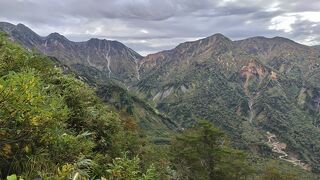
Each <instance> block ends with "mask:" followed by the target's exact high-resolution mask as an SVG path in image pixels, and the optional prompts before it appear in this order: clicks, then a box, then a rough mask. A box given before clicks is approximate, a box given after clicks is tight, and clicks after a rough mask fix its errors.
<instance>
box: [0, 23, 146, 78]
mask: <svg viewBox="0 0 320 180" xmlns="http://www.w3.org/2000/svg"><path fill="white" fill-rule="evenodd" d="M0 29H3V30H4V31H5V32H7V33H9V34H10V36H11V37H12V38H13V39H14V40H15V41H17V42H19V43H21V44H23V45H24V46H25V47H27V48H29V49H36V50H38V51H40V52H42V53H44V54H45V55H48V56H54V57H56V58H57V59H59V60H60V61H62V62H63V63H65V64H67V65H69V66H71V67H73V68H79V67H81V68H83V67H85V66H87V67H94V68H95V69H96V70H97V71H98V72H99V73H100V74H103V75H104V77H106V78H108V77H111V78H115V79H118V80H120V81H124V82H131V81H135V80H137V79H139V74H138V73H137V61H138V60H139V59H141V58H142V56H140V55H139V54H138V53H136V52H135V51H133V50H132V49H130V48H128V47H126V46H125V45H123V44H122V43H120V42H118V41H108V40H100V39H90V40H89V41H86V42H73V41H70V40H68V39H67V38H65V37H64V36H62V35H60V34H58V33H52V34H50V35H48V36H47V37H40V36H39V35H37V34H36V33H35V32H33V31H32V30H30V29H29V28H28V27H26V26H24V25H23V24H18V25H13V24H10V23H6V22H1V23H0Z"/></svg>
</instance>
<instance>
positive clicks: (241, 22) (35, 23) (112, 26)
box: [0, 0, 320, 52]
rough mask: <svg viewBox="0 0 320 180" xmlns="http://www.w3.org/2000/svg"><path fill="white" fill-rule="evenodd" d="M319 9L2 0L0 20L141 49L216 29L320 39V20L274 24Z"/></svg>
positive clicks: (234, 3) (276, 0) (133, 0)
mask: <svg viewBox="0 0 320 180" xmlns="http://www.w3.org/2000/svg"><path fill="white" fill-rule="evenodd" d="M319 9H320V1H318V0H304V1H292V0H268V1H265V0H229V1H226V0H161V1H158V0H63V1H62V0H61V1H60V0H59V1H56V0H0V21H1V20H4V21H10V22H14V23H19V22H21V23H25V24H26V25H27V26H29V27H31V28H32V29H34V30H35V31H36V32H37V33H39V34H41V35H43V36H45V35H47V34H48V33H50V32H59V33H61V34H64V35H66V36H67V37H68V38H70V39H72V40H76V41H83V40H87V39H90V38H92V37H98V38H106V39H114V40H119V41H121V42H124V43H125V44H126V45H128V46H129V47H131V48H133V49H135V50H137V51H139V52H156V51H159V50H164V49H169V48H173V47H174V46H175V45H177V44H178V43H181V42H184V41H186V40H190V39H195V38H199V37H206V36H210V35H212V34H214V33H222V34H225V35H227V36H228V37H230V38H231V39H241V38H246V37H250V36H257V35H259V36H268V37H272V36H284V37H288V38H292V39H293V40H296V41H299V42H307V41H306V40H309V41H310V44H314V43H317V42H320V41H319V39H320V33H319V30H318V29H320V28H319V27H320V22H310V21H308V20H302V19H301V18H300V19H299V18H298V19H297V21H295V22H294V23H292V24H291V28H292V31H291V32H284V30H282V29H278V30H275V29H270V28H269V27H270V25H271V19H272V18H274V17H277V16H284V15H286V14H288V13H299V12H305V11H314V12H318V11H319ZM315 24H316V26H315ZM307 43H308V42H307Z"/></svg>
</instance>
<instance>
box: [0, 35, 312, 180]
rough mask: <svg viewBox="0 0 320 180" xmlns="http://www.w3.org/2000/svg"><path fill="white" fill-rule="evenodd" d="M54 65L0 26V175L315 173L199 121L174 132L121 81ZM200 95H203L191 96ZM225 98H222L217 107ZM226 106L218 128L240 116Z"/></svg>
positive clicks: (119, 179) (119, 178)
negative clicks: (94, 78)
mask: <svg viewBox="0 0 320 180" xmlns="http://www.w3.org/2000/svg"><path fill="white" fill-rule="evenodd" d="M62 68H66V69H68V68H67V67H65V66H63V65H61V64H57V62H56V61H55V60H54V61H53V60H52V59H50V58H47V57H45V56H42V55H39V54H34V53H31V52H28V51H27V50H25V49H23V48H21V47H20V46H19V45H17V44H14V43H12V42H11V41H9V40H7V37H6V35H5V34H0V75H1V77H0V106H1V108H0V160H1V161H0V178H1V179H5V178H8V179H22V178H23V179H34V178H42V179H110V180H111V179H112V180H153V179H316V178H317V177H316V175H314V174H311V173H308V172H306V171H303V170H302V169H300V168H298V167H293V166H292V165H290V164H288V163H284V162H280V161H278V160H271V159H268V158H265V157H260V156H257V155H248V154H246V153H244V152H243V151H240V150H238V149H234V148H232V145H231V144H237V143H239V142H238V140H237V141H234V138H233V137H232V138H231V139H229V138H228V136H227V135H226V134H224V133H222V132H221V131H220V130H219V129H217V128H214V127H213V126H212V124H210V123H207V122H206V121H196V122H192V124H193V125H191V128H190V129H185V130H183V131H182V132H181V133H177V134H175V132H174V131H173V130H178V129H179V128H177V127H176V125H175V123H173V122H172V120H171V119H169V118H167V117H165V116H164V115H162V114H160V113H159V112H157V110H155V109H154V108H153V107H152V106H151V105H149V104H148V103H147V102H145V101H143V100H140V99H139V98H138V97H137V96H136V95H133V94H129V93H128V92H127V91H126V89H125V88H121V86H119V85H117V84H112V83H110V84H102V85H101V84H100V85H98V84H91V85H93V86H96V88H92V87H89V86H88V85H86V84H85V82H83V81H81V80H79V79H83V80H84V81H87V80H88V79H85V78H88V77H82V76H75V75H73V74H68V73H67V72H66V71H65V72H63V70H62ZM202 72H205V71H202ZM211 74H212V73H211ZM200 77H201V76H200ZM220 77H221V75H219V74H213V75H212V76H208V78H209V79H210V78H212V79H219V78H220ZM212 85H213V84H212ZM219 86H220V87H224V88H225V91H221V93H222V94H223V93H231V89H230V87H229V86H224V83H223V82H222V81H221V84H219ZM210 87H211V85H210ZM96 92H97V93H98V95H99V96H100V97H101V98H102V99H99V98H98V97H97V96H96ZM232 92H237V91H232ZM238 93H241V92H240V91H239V92H238ZM230 95H232V93H231V94H230ZM234 95H235V96H236V95H237V93H235V94H234ZM208 97H209V96H208ZM212 97H213V98H217V99H218V98H219V97H218V96H212ZM190 99H192V98H190ZM205 99H206V100H210V99H208V98H201V99H198V101H199V102H200V101H201V102H205V101H204V100H205ZM102 100H103V101H104V102H103V101H102ZM192 102H193V101H190V103H192ZM218 102H219V101H218ZM230 104H232V102H230ZM185 105H186V104H185V103H182V104H181V106H185ZM224 106H227V105H226V104H223V102H222V101H221V103H220V104H219V106H217V107H224ZM195 107H197V106H195ZM159 108H160V109H165V108H168V107H167V106H165V105H164V106H162V107H159ZM175 108H176V109H177V112H180V111H181V108H180V107H178V106H177V107H175ZM208 108H215V107H208ZM215 110H216V111H213V112H217V113H218V112H220V113H222V112H223V111H220V110H219V109H215ZM186 113H188V110H186V111H185V112H181V114H186ZM199 113H201V111H199ZM228 114H232V113H231V112H226V113H223V114H221V116H220V115H218V114H216V115H217V116H216V117H215V118H216V119H217V120H218V119H220V120H221V121H222V122H224V123H226V125H225V127H229V126H230V127H236V126H238V124H237V121H239V122H242V121H244V120H243V119H241V118H236V116H229V115H228ZM171 115H172V114H171ZM171 115H170V116H171ZM226 115H227V116H226ZM173 117H178V116H173ZM208 118H210V117H208ZM232 118H235V119H233V120H235V121H231V120H232ZM177 120H179V118H177ZM147 121H150V122H147ZM235 122H236V123H235ZM222 124H223V123H221V124H220V125H222ZM139 127H141V128H139ZM143 127H144V128H145V129H144V130H143ZM219 127H220V128H225V127H223V126H219ZM148 129H150V131H147V130H148ZM239 132H240V131H239ZM235 133H238V132H235ZM150 137H152V138H155V139H151V140H150ZM157 137H158V139H157ZM156 144H158V145H156ZM159 144H160V145H159Z"/></svg>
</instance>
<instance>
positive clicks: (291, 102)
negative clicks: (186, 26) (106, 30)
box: [136, 34, 320, 172]
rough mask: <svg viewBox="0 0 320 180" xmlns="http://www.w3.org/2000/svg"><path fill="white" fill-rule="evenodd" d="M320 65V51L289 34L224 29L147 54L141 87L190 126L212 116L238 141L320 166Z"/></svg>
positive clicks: (180, 122)
mask: <svg viewBox="0 0 320 180" xmlns="http://www.w3.org/2000/svg"><path fill="white" fill-rule="evenodd" d="M319 63H320V54H319V52H318V51H315V50H314V49H313V48H312V47H308V46H304V45H301V44H298V43H295V42H293V41H291V40H288V39H284V38H279V37H276V38H264V37H255V38H249V39H246V40H241V41H231V40H230V39H228V38H226V37H224V36H223V35H221V34H217V35H213V36H211V37H208V38H204V39H201V40H197V41H193V42H186V43H182V44H180V45H179V46H177V47H176V48H174V49H172V50H169V51H164V52H159V53H156V54H153V55H149V56H147V57H146V58H144V59H143V60H142V62H141V68H140V69H141V72H143V74H142V75H141V80H140V81H139V82H138V83H137V86H136V88H137V90H138V91H139V92H141V95H143V96H145V97H147V98H149V99H150V101H153V102H154V103H155V104H156V107H157V108H158V109H159V111H160V112H162V113H165V114H168V116H169V117H170V118H172V119H174V120H175V121H176V122H177V124H178V125H180V126H182V127H190V126H192V124H193V123H195V122H196V121H195V120H196V119H197V118H204V119H206V120H208V121H210V122H212V123H213V124H214V125H215V126H217V127H219V128H220V129H222V130H224V131H225V132H227V133H228V134H229V136H231V137H232V138H233V139H236V140H237V141H235V142H234V145H235V146H237V147H241V148H244V149H247V150H250V151H251V152H253V153H256V152H258V153H260V154H265V153H268V151H273V153H269V155H270V156H275V157H276V156H280V155H281V153H283V152H284V151H285V153H286V154H287V156H286V158H285V161H288V162H294V163H293V164H295V165H297V164H298V165H300V166H301V167H302V168H304V169H308V170H311V169H312V171H314V172H319V170H320V169H319V168H320V167H319V162H320V129H319V124H318V123H319V103H318V102H319V83H318V81H319V77H320V75H319ZM268 133H271V134H274V135H275V136H274V137H275V138H276V139H277V141H278V142H279V143H280V144H282V145H283V146H281V147H276V148H281V153H278V152H280V151H277V150H275V147H273V145H272V143H271V142H270V141H269V139H268V137H269V136H268ZM301 162H302V163H301Z"/></svg>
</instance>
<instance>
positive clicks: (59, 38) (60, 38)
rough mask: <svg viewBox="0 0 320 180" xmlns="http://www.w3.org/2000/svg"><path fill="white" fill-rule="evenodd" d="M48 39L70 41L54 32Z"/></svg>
mask: <svg viewBox="0 0 320 180" xmlns="http://www.w3.org/2000/svg"><path fill="white" fill-rule="evenodd" d="M46 39H54V40H59V41H69V40H68V39H67V38H66V37H64V36H63V35H61V34H59V33H57V32H54V33H51V34H49V35H48V36H47V37H46Z"/></svg>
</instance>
